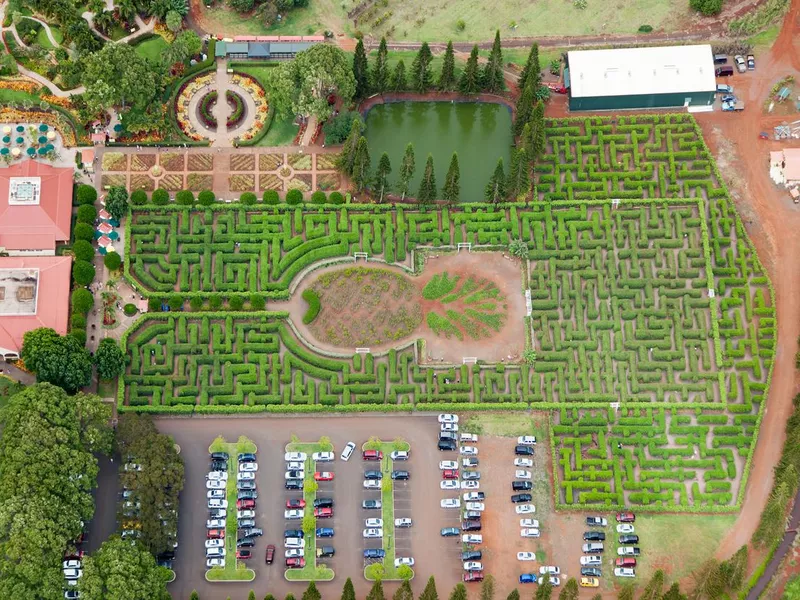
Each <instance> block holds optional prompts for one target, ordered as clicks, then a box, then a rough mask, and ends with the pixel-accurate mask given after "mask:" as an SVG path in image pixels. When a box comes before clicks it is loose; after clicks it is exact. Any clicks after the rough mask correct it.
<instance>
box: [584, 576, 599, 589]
mask: <svg viewBox="0 0 800 600" xmlns="http://www.w3.org/2000/svg"><path fill="white" fill-rule="evenodd" d="M580 583H581V587H591V588H596V587H600V580H599V579H598V578H597V577H581V582H580Z"/></svg>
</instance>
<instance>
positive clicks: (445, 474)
mask: <svg viewBox="0 0 800 600" xmlns="http://www.w3.org/2000/svg"><path fill="white" fill-rule="evenodd" d="M442 479H458V471H456V470H455V469H445V470H444V471H442Z"/></svg>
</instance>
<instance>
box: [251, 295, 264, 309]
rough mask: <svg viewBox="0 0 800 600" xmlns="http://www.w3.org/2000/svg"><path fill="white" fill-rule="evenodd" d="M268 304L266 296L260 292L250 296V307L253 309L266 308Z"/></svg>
mask: <svg viewBox="0 0 800 600" xmlns="http://www.w3.org/2000/svg"><path fill="white" fill-rule="evenodd" d="M266 304H267V302H266V300H264V296H259V295H258V294H253V295H252V296H250V308H251V309H252V310H264V306H266Z"/></svg>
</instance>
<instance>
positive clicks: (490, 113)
mask: <svg viewBox="0 0 800 600" xmlns="http://www.w3.org/2000/svg"><path fill="white" fill-rule="evenodd" d="M366 123H367V130H366V136H367V141H368V142H369V149H370V154H371V158H372V168H373V170H374V169H375V167H376V166H377V165H378V159H379V158H380V156H381V154H382V153H384V152H388V153H389V158H390V159H391V163H392V174H391V176H390V180H391V181H392V183H393V184H394V183H396V181H397V173H398V171H399V168H400V163H401V161H402V158H403V154H404V152H405V148H406V144H408V143H409V142H411V143H412V144H414V157H415V159H416V171H415V172H414V179H413V180H412V182H411V187H410V190H411V194H412V195H416V193H417V190H418V189H419V182H420V179H421V177H422V172H423V170H424V168H425V161H426V160H427V157H428V154H432V155H433V165H434V168H435V172H436V184H437V186H438V189H439V191H441V188H442V184H443V183H444V179H445V175H446V174H447V169H448V167H449V166H450V157H451V156H452V154H453V152H458V166H459V170H460V172H461V201H462V202H478V201H482V200H483V199H484V198H483V192H484V188H485V187H486V184H487V183H488V181H489V178H490V177H491V176H492V173H493V172H494V169H495V166H496V165H497V159H498V158H501V157H502V159H503V164H504V167H505V169H506V173H508V167H509V156H510V151H511V144H512V143H513V139H512V137H511V111H510V110H509V109H508V107H506V106H503V105H501V104H492V103H488V102H395V103H389V104H379V105H377V106H375V107H373V108H371V109H370V110H369V111H368V112H367V116H366Z"/></svg>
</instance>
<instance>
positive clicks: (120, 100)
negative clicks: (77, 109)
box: [82, 44, 161, 110]
mask: <svg viewBox="0 0 800 600" xmlns="http://www.w3.org/2000/svg"><path fill="white" fill-rule="evenodd" d="M82 82H83V85H85V86H86V93H85V94H84V98H85V100H86V103H87V105H88V106H89V107H91V108H92V109H93V110H104V109H106V108H108V107H109V106H120V107H122V106H124V107H126V108H131V107H133V108H139V109H144V108H146V107H147V105H149V104H150V103H151V102H152V100H153V98H154V97H155V94H156V92H157V91H158V90H159V88H160V85H161V81H160V77H159V76H158V74H157V72H156V71H155V70H154V69H153V66H152V65H151V64H150V63H148V62H147V60H146V59H145V58H143V57H141V56H140V55H139V54H137V52H136V50H135V49H134V48H133V46H130V45H128V44H106V45H105V46H103V48H102V49H101V50H100V51H98V52H95V53H94V54H90V55H88V56H87V57H86V58H85V60H84V70H83V77H82Z"/></svg>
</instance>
